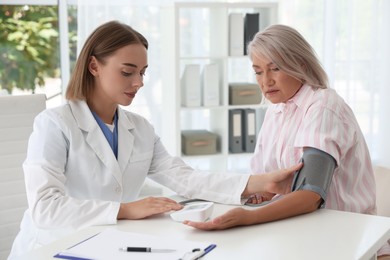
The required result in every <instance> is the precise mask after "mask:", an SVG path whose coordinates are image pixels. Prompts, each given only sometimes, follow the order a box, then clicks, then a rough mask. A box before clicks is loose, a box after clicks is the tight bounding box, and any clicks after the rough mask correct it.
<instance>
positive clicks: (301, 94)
mask: <svg viewBox="0 0 390 260" xmlns="http://www.w3.org/2000/svg"><path fill="white" fill-rule="evenodd" d="M303 147H314V148H317V149H320V150H322V151H325V152H327V153H328V154H330V155H332V156H333V157H334V158H335V159H336V161H337V168H336V170H335V172H334V175H333V179H332V183H331V186H330V188H329V191H328V194H327V198H326V204H325V208H330V209H337V210H343V211H351V212H359V213H368V214H375V213H376V206H375V179H374V174H373V168H372V164H371V159H370V155H369V151H368V148H367V145H366V143H365V140H364V137H363V134H362V132H361V130H360V128H359V125H358V123H357V121H356V118H355V116H354V114H353V112H352V110H351V109H350V108H349V106H348V105H347V104H346V103H345V102H344V100H343V99H342V98H341V97H340V96H339V95H338V94H337V93H336V92H335V91H334V90H333V89H314V88H312V87H310V86H308V85H303V86H302V87H301V89H300V90H299V91H298V92H297V94H295V96H294V97H292V98H291V99H290V100H288V101H287V102H286V103H279V104H272V105H271V106H270V107H269V108H268V110H267V113H266V115H265V119H264V123H263V126H262V128H261V131H260V134H259V137H258V139H257V144H256V149H255V153H254V155H253V158H252V160H251V168H252V172H253V173H254V174H258V173H262V172H270V171H274V170H277V169H281V168H286V167H290V166H293V165H294V164H297V163H298V162H299V160H300V158H301V156H302V154H303Z"/></svg>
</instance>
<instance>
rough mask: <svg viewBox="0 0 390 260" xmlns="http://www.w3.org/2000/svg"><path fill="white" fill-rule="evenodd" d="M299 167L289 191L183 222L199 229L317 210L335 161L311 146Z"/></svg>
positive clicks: (278, 218) (261, 221) (262, 221)
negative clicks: (254, 206)
mask: <svg viewBox="0 0 390 260" xmlns="http://www.w3.org/2000/svg"><path fill="white" fill-rule="evenodd" d="M302 161H303V163H304V166H303V168H301V170H300V171H299V172H297V175H296V177H295V179H294V182H293V192H291V193H289V194H287V195H284V196H283V197H282V198H279V199H277V200H275V201H273V202H272V203H269V204H267V205H264V206H262V207H260V208H257V209H254V210H246V209H243V208H235V209H232V210H230V211H228V212H226V213H225V214H223V215H221V216H219V217H217V218H215V219H213V220H211V221H208V222H189V221H187V222H184V224H187V225H189V226H192V227H195V228H199V229H203V230H214V229H226V228H230V227H234V226H242V225H253V224H260V223H265V222H270V221H275V220H280V219H284V218H289V217H293V216H297V215H301V214H305V213H310V212H313V211H315V210H317V209H318V208H319V207H320V206H321V205H323V202H324V201H325V199H326V195H327V194H326V193H327V191H328V188H329V186H330V184H331V180H332V177H333V172H334V169H335V167H336V161H335V160H334V159H333V157H331V156H330V155H329V154H327V153H325V152H323V151H320V150H317V149H314V148H307V149H305V150H304V155H303V157H302Z"/></svg>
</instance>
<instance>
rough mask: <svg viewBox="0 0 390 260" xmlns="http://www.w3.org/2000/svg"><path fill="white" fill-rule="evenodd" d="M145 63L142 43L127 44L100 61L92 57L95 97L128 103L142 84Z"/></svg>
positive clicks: (105, 101)
mask: <svg viewBox="0 0 390 260" xmlns="http://www.w3.org/2000/svg"><path fill="white" fill-rule="evenodd" d="M147 67H148V61H147V50H146V48H145V47H144V46H143V45H142V44H130V45H127V46H124V47H122V48H120V49H118V50H117V51H116V52H114V54H113V55H111V56H109V57H107V58H105V59H104V61H102V62H99V61H98V60H96V58H95V57H92V58H91V62H90V71H91V70H92V71H93V72H94V73H93V72H92V71H91V73H92V74H93V75H94V78H95V88H94V97H95V98H98V99H99V101H100V102H104V103H106V104H107V102H108V103H111V104H116V105H117V104H120V105H123V106H128V105H130V104H131V102H132V101H133V99H134V97H135V96H136V94H137V91H138V90H139V89H140V88H141V87H142V86H143V85H144V83H143V79H144V75H145V71H146V68H147Z"/></svg>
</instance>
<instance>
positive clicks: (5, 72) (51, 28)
mask: <svg viewBox="0 0 390 260" xmlns="http://www.w3.org/2000/svg"><path fill="white" fill-rule="evenodd" d="M57 10H58V9H57V6H6V5H3V6H0V88H2V89H6V90H8V92H11V91H12V89H13V88H19V89H28V90H32V92H34V90H35V88H36V86H37V85H39V86H43V85H44V83H45V78H46V77H58V76H59V53H58V50H59V48H58V15H57V13H58V11H57Z"/></svg>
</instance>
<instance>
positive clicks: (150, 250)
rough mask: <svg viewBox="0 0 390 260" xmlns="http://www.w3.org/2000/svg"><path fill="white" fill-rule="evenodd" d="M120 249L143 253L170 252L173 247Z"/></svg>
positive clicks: (173, 250) (130, 247)
mask: <svg viewBox="0 0 390 260" xmlns="http://www.w3.org/2000/svg"><path fill="white" fill-rule="evenodd" d="M119 250H120V251H124V252H144V253H172V252H175V251H176V250H175V249H155V248H151V247H132V246H127V247H121V248H119Z"/></svg>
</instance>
